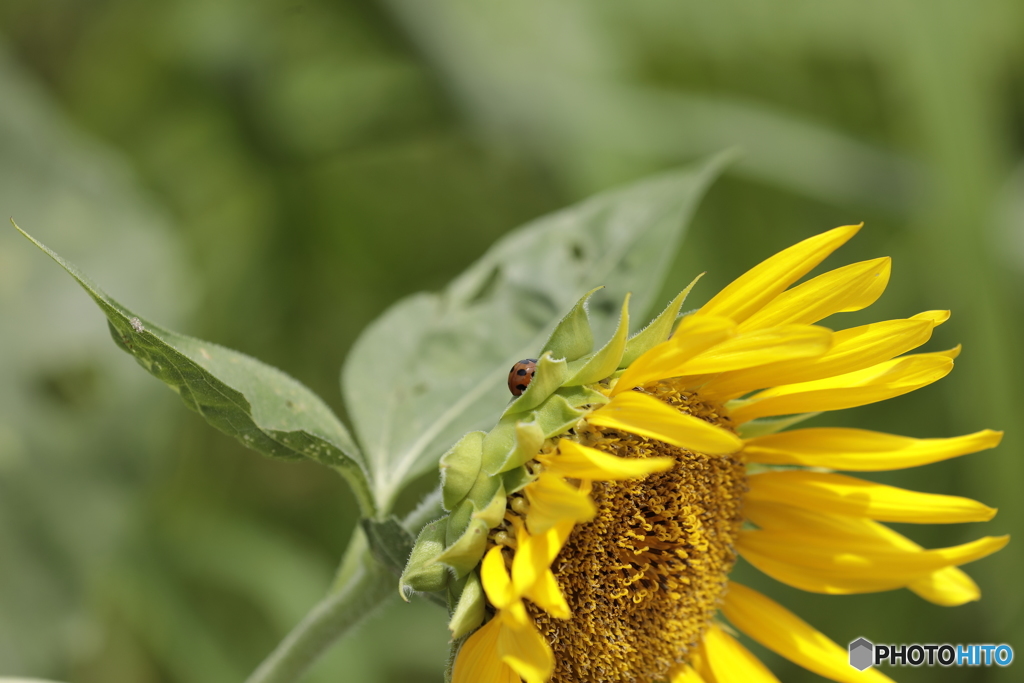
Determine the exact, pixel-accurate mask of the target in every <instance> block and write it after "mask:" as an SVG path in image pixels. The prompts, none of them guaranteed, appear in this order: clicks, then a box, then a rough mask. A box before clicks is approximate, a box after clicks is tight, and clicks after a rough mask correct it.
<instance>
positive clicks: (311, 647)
mask: <svg viewBox="0 0 1024 683" xmlns="http://www.w3.org/2000/svg"><path fill="white" fill-rule="evenodd" d="M362 536H363V535H362V532H360V531H358V529H357V531H356V533H355V534H354V535H353V544H352V545H353V546H354V545H356V543H357V539H359V538H362ZM360 545H361V548H360V550H361V552H360V553H359V555H358V556H355V557H354V556H353V555H352V554H349V553H346V561H345V562H343V563H342V569H341V571H340V572H339V577H338V578H339V579H343V582H342V583H341V585H339V584H338V583H337V582H336V583H335V585H334V587H333V588H332V590H331V592H330V593H329V594H328V595H327V597H325V598H324V599H323V600H321V601H320V602H319V603H317V605H316V606H315V607H314V608H313V609H312V610H310V612H309V613H308V614H307V615H306V617H305V618H304V619H303V620H302V621H301V622H300V623H299V624H298V626H296V627H295V628H294V629H292V632H291V633H289V634H288V635H287V636H286V637H285V639H284V640H282V641H281V642H280V643H279V644H278V646H277V647H276V648H274V651H273V652H271V653H270V655H269V656H268V657H267V658H266V659H265V660H263V663H262V664H260V666H259V668H257V669H256V671H255V672H253V674H252V675H251V676H249V678H248V679H247V681H246V683H295V681H298V680H299V679H300V678H301V677H302V675H303V674H304V673H305V672H306V670H307V669H309V667H310V666H312V665H313V663H314V662H315V661H317V660H318V659H319V658H320V657H321V656H322V655H323V654H324V653H325V652H326V651H327V650H328V648H330V647H331V645H333V644H334V643H335V642H336V641H337V640H338V639H339V638H341V636H343V635H344V634H345V633H346V632H348V631H349V630H350V629H351V628H352V627H354V626H356V625H357V624H359V623H360V622H361V621H362V620H363V619H365V618H366V617H367V616H369V615H370V613H372V612H373V611H374V610H375V609H377V608H378V607H379V606H380V605H381V604H382V603H383V602H384V601H385V600H386V599H388V598H390V597H393V596H397V595H398V591H397V590H396V589H395V585H396V582H395V577H394V576H393V575H392V574H391V573H390V572H388V570H387V569H385V568H384V567H383V566H381V564H380V563H378V562H377V561H376V560H374V559H373V557H372V556H371V555H370V553H369V548H368V547H367V545H366V542H365V540H363V541H362V543H361V544H360ZM350 547H352V546H350Z"/></svg>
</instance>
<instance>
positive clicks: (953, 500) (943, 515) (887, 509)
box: [744, 470, 996, 524]
mask: <svg viewBox="0 0 1024 683" xmlns="http://www.w3.org/2000/svg"><path fill="white" fill-rule="evenodd" d="M747 483H748V485H749V487H750V490H749V491H748V493H747V495H746V497H745V499H744V500H746V501H751V500H767V501H775V502H779V503H785V504H788V505H794V506H796V507H799V508H805V509H808V510H820V511H822V512H833V513H836V514H846V515H854V516H861V517H868V518H870V519H876V520H880V521H883V522H910V523H914V524H953V523H957V522H986V521H988V520H990V519H992V517H993V516H995V514H996V511H995V510H994V509H993V508H990V507H988V506H986V505H982V504H981V503H979V502H977V501H974V500H971V499H970V498H961V497H959V496H943V495H938V494H933V493H919V492H917V491H908V490H906V489H901V488H896V487H895V486H885V485H884V484H876V483H874V482H870V481H864V480H863V479H857V478H854V477H847V476H844V475H842V474H830V473H824V472H808V471H806V470H788V471H781V472H763V473H761V474H755V475H753V476H751V477H750V478H748V479H747Z"/></svg>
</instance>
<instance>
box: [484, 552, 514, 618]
mask: <svg viewBox="0 0 1024 683" xmlns="http://www.w3.org/2000/svg"><path fill="white" fill-rule="evenodd" d="M480 582H481V583H483V585H484V593H486V594H487V599H488V600H490V601H491V604H492V605H494V606H495V607H497V608H498V609H506V608H508V607H509V606H510V605H511V604H512V603H513V602H515V601H517V600H518V598H517V597H516V595H515V591H514V590H513V587H512V579H511V577H509V575H508V571H507V570H506V569H505V558H504V557H502V554H501V546H495V547H493V548H491V549H490V550H488V551H487V554H486V555H484V559H483V562H482V563H481V565H480Z"/></svg>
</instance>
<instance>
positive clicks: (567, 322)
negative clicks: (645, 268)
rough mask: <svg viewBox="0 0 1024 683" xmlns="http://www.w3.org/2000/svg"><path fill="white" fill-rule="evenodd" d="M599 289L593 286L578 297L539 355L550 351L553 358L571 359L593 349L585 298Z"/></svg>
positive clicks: (592, 335) (592, 337) (591, 331)
mask: <svg viewBox="0 0 1024 683" xmlns="http://www.w3.org/2000/svg"><path fill="white" fill-rule="evenodd" d="M599 289H602V287H595V288H594V289H592V290H590V291H589V292H587V293H586V294H584V295H583V296H582V297H580V300H579V301H577V302H576V305H575V306H573V307H572V310H571V311H569V313H568V314H567V315H566V316H565V317H564V318H562V319H561V320H560V321H559V322H558V325H557V326H556V327H555V329H554V331H553V332H552V333H551V336H550V337H548V340H547V342H545V344H544V347H543V348H542V349H541V351H540V352H541V355H543V354H544V353H547V352H550V353H551V356H552V357H554V358H564V359H565V360H568V361H573V360H576V359H577V358H582V357H583V356H585V355H587V354H588V353H590V352H591V351H593V350H594V332H593V330H591V329H590V319H589V317H588V316H587V300H588V299H589V298H590V297H591V296H592V295H593V294H594V292H596V291H597V290H599ZM535 379H536V378H535Z"/></svg>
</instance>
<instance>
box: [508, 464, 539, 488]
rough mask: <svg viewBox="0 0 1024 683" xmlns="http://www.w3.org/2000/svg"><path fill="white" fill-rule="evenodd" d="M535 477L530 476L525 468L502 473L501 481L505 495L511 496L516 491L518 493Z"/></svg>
mask: <svg viewBox="0 0 1024 683" xmlns="http://www.w3.org/2000/svg"><path fill="white" fill-rule="evenodd" d="M536 478H537V477H535V476H533V475H532V474H530V472H529V470H527V469H526V467H517V468H515V469H514V470H509V471H508V472H502V474H501V481H502V483H504V485H505V493H506V494H508V495H512V494H513V493H515V492H516V491H520V490H522V489H523V487H524V486H526V485H527V484H529V483H530V482H532V481H534V480H535V479H536Z"/></svg>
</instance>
